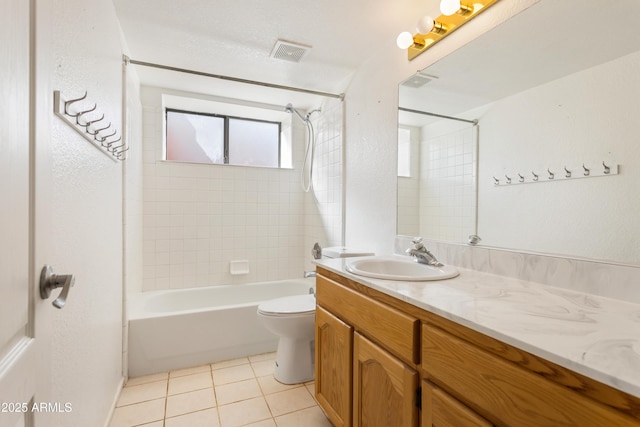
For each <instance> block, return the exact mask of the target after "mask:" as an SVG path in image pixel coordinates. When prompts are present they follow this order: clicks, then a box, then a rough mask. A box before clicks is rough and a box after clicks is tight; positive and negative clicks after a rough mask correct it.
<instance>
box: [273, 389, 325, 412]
mask: <svg viewBox="0 0 640 427" xmlns="http://www.w3.org/2000/svg"><path fill="white" fill-rule="evenodd" d="M264 398H265V399H266V400H267V404H268V405H269V409H271V413H272V414H273V416H274V417H277V416H279V415H283V414H287V413H289V412H294V411H298V410H300V409H304V408H309V407H311V406H315V405H316V401H315V400H314V399H313V397H311V395H310V394H309V391H308V390H307V388H306V387H304V386H299V387H297V388H293V389H291V390H285V391H281V392H279V393H273V394H268V395H266V396H265V397H264Z"/></svg>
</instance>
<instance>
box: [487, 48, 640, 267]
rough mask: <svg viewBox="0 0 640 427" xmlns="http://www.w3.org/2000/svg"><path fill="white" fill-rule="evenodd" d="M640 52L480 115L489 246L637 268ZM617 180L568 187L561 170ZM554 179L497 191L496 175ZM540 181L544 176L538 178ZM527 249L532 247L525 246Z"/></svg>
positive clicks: (575, 181)
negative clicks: (613, 167) (608, 172)
mask: <svg viewBox="0 0 640 427" xmlns="http://www.w3.org/2000/svg"><path fill="white" fill-rule="evenodd" d="M639 76H640V52H636V53H634V54H631V55H628V56H625V57H623V58H619V59H617V60H614V61H611V62H609V63H605V64H602V65H600V66H597V67H594V68H591V69H588V70H585V71H582V72H579V73H576V74H573V75H570V76H567V77H565V78H562V79H559V80H556V81H553V82H550V83H548V84H545V85H542V86H539V87H536V88H533V89H530V90H528V91H525V92H522V93H519V94H517V95H514V96H511V97H508V98H505V99H503V100H501V101H498V102H496V103H494V104H493V105H491V107H490V108H489V109H488V110H487V111H486V112H485V113H484V114H483V115H482V116H481V117H480V129H481V136H480V141H481V142H480V147H481V148H480V158H481V161H480V170H479V203H480V206H479V216H478V219H479V230H478V233H479V235H480V236H481V237H482V238H483V244H487V245H491V246H498V247H506V248H523V247H525V248H526V249H528V250H532V251H536V252H544V253H559V254H570V255H579V256H582V257H588V258H595V259H602V260H615V261H620V262H630V263H636V264H637V263H638V260H640V227H638V225H637V212H639V211H640V198H639V197H638V189H637V183H638V182H640V145H639V144H638V143H637V139H638V136H637V135H638V131H637V129H636V127H635V126H634V123H635V121H636V118H635V115H636V114H637V111H639V110H640V77H639ZM603 161H605V162H607V163H608V164H613V163H619V164H620V165H621V166H620V175H617V176H609V177H594V178H588V179H571V180H563V179H562V177H563V175H564V171H563V167H564V166H565V165H567V166H568V168H569V169H573V173H574V174H582V169H581V165H582V164H583V163H584V164H585V165H587V167H588V168H591V169H593V170H594V171H595V170H596V169H600V170H601V169H602V168H603V167H602V162H603ZM547 168H550V170H551V171H552V172H553V171H555V173H556V174H557V175H556V176H557V179H556V180H554V181H553V182H539V183H535V184H524V185H513V186H495V185H493V178H492V176H494V175H495V176H497V177H499V178H502V179H503V180H504V179H505V178H504V175H505V174H507V175H510V176H517V175H516V174H517V173H518V172H521V173H522V174H523V175H526V176H527V177H528V178H530V172H531V171H537V173H538V174H540V175H546V174H547V172H546V170H547ZM541 181H542V179H541ZM524 245H526V246H524Z"/></svg>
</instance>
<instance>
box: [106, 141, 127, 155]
mask: <svg viewBox="0 0 640 427" xmlns="http://www.w3.org/2000/svg"><path fill="white" fill-rule="evenodd" d="M119 140H120V139H118V140H117V141H113V142H118V141H119ZM124 146H125V144H124V143H122V144H120V145H118V146H117V147H113V148H110V147H109V148H107V150H109V151H111V153H113V155H114V156H117V155H118V153H120V152H121V151H124V150H120V148H122V147H124Z"/></svg>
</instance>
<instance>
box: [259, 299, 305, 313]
mask: <svg viewBox="0 0 640 427" xmlns="http://www.w3.org/2000/svg"><path fill="white" fill-rule="evenodd" d="M315 310H316V298H315V297H314V296H313V295H312V294H309V295H294V296H292V297H282V298H276V299H272V300H269V301H265V302H263V303H261V304H260V305H258V312H259V313H263V314H272V315H273V314H276V315H277V314H300V313H311V312H314V311H315Z"/></svg>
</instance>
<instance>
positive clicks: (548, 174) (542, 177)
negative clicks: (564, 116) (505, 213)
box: [492, 161, 619, 187]
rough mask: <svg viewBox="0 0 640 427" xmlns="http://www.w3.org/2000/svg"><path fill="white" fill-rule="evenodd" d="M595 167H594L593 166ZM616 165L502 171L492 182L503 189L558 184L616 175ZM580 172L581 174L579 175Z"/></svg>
mask: <svg viewBox="0 0 640 427" xmlns="http://www.w3.org/2000/svg"><path fill="white" fill-rule="evenodd" d="M594 165H596V166H594ZM618 166H619V165H618V164H617V163H613V162H607V161H603V162H595V163H591V164H588V163H586V162H585V163H579V164H577V165H576V166H570V165H562V166H557V167H554V166H551V167H547V168H545V170H543V169H540V170H541V171H542V173H540V172H539V171H540V170H536V169H530V171H531V173H521V172H520V171H516V170H513V169H510V170H503V171H501V172H500V173H497V174H495V175H492V178H493V179H492V181H493V186H494V187H504V186H506V185H516V184H534V183H539V182H560V181H572V180H575V179H579V178H595V177H602V176H613V175H618V174H619V171H618ZM560 170H563V171H564V173H563V174H557V173H555V172H554V171H560ZM580 172H582V173H580ZM496 176H504V177H505V178H506V181H502V180H499V179H497V178H496ZM512 176H518V179H517V180H511V178H510V177H512Z"/></svg>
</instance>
